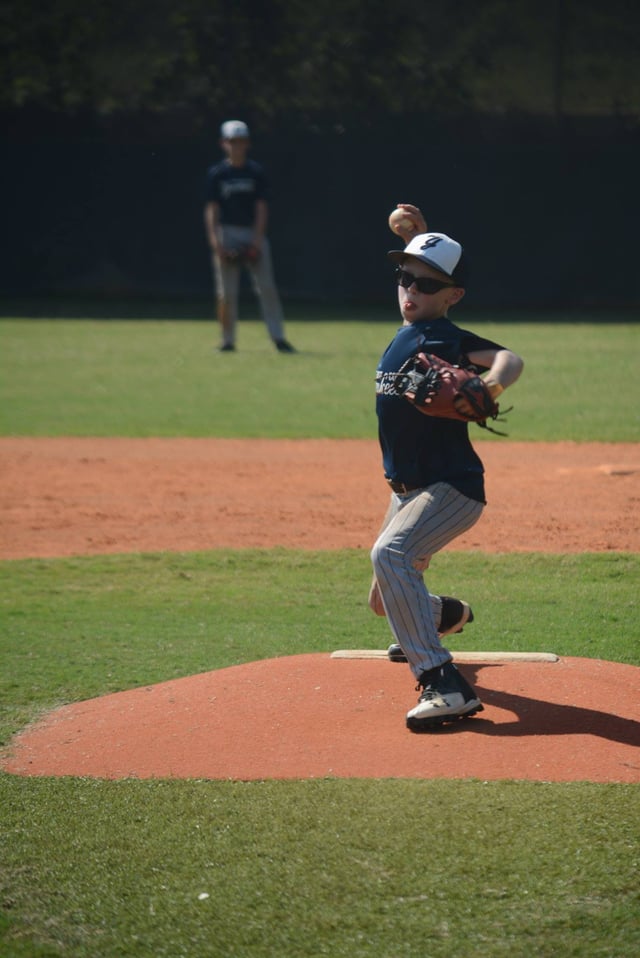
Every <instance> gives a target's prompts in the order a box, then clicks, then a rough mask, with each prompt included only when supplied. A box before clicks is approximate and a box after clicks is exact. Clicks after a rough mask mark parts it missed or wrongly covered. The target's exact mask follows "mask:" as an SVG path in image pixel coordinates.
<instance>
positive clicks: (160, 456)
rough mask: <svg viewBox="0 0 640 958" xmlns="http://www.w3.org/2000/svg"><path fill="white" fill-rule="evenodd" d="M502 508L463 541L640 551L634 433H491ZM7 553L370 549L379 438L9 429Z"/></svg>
mask: <svg viewBox="0 0 640 958" xmlns="http://www.w3.org/2000/svg"><path fill="white" fill-rule="evenodd" d="M476 447H477V449H478V451H479V453H480V455H481V457H482V459H483V461H484V463H485V466H486V470H487V499H488V502H489V506H488V508H487V509H486V510H485V514H484V516H483V518H482V519H481V521H480V522H479V523H478V524H477V525H476V526H475V527H474V528H473V529H472V530H471V531H470V532H469V533H467V534H466V535H464V536H462V537H461V538H460V539H458V540H456V542H455V544H454V546H453V548H455V549H480V550H482V551H485V552H512V551H516V552H536V551H539V552H582V551H585V550H586V551H603V550H617V551H633V552H636V551H639V550H640V521H639V518H638V517H639V516H640V507H639V504H640V448H639V447H638V446H637V445H636V444H634V443H622V444H607V443H589V444H583V443H581V444H576V443H570V442H560V443H534V444H528V443H518V442H508V443H507V442H504V443H503V442H499V441H496V442H491V441H484V442H477V443H476ZM0 462H1V463H2V468H1V470H0V558H4V559H19V558H26V557H29V556H51V557H56V556H67V555H96V554H104V553H118V552H139V551H153V550H168V551H190V550H198V549H220V548H223V549H227V548H250V547H251V548H253V547H258V548H259V547H265V548H268V547H270V546H273V545H281V546H287V547H291V548H297V549H342V548H355V549H368V548H370V546H371V544H372V542H373V539H374V538H375V534H376V531H377V529H378V528H379V525H380V522H381V519H382V516H383V514H384V511H385V508H386V503H387V500H388V489H387V486H386V484H385V482H384V479H383V478H382V472H381V465H380V455H379V451H378V447H377V443H376V442H372V441H367V440H362V441H358V440H341V441H336V442H334V441H330V440H302V441H294V440H285V441H278V440H269V439H259V440H236V439H22V438H21V439H0Z"/></svg>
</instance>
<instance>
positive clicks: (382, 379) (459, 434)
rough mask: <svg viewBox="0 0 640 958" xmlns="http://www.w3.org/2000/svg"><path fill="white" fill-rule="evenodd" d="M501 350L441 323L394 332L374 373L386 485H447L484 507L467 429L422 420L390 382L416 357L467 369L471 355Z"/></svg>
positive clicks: (429, 418)
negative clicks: (427, 355)
mask: <svg viewBox="0 0 640 958" xmlns="http://www.w3.org/2000/svg"><path fill="white" fill-rule="evenodd" d="M503 348H504V347H503V346H500V345H499V344H498V343H494V342H493V341H492V340H490V339H484V338H483V337H482V336H476V334H475V333H472V332H468V331H467V330H464V329H460V328H459V327H458V326H456V325H454V323H452V322H451V321H450V320H448V319H446V318H445V317H442V318H441V319H436V320H423V321H422V322H416V323H412V324H411V325H408V326H402V327H401V328H400V329H399V330H398V332H397V333H396V336H395V338H394V339H393V340H392V342H391V343H390V344H389V346H388V347H387V349H386V350H385V352H384V354H383V355H382V358H381V360H380V363H379V364H378V369H377V371H376V412H377V414H378V434H379V437H380V445H381V448H382V459H383V465H384V473H385V476H386V477H387V479H392V480H395V481H397V482H403V483H405V484H406V485H407V486H422V487H424V486H429V485H432V484H433V483H436V482H448V483H449V484H450V485H451V486H453V487H454V489H457V490H458V491H459V492H461V493H462V494H463V495H465V496H468V497H469V498H470V499H475V500H477V501H478V502H484V501H485V494H484V469H483V466H482V463H481V461H480V459H479V458H478V456H477V454H476V452H475V451H474V449H473V446H472V445H471V441H470V439H469V426H468V424H467V423H466V422H460V421H458V420H456V419H442V418H436V417H435V416H425V414H424V413H421V412H419V411H418V410H417V409H416V408H415V406H412V405H411V403H409V402H407V400H406V399H403V398H402V396H399V395H398V394H397V392H396V391H395V388H394V378H395V375H396V374H397V372H398V370H399V369H400V367H401V366H402V365H403V363H405V362H406V361H407V360H408V359H411V357H412V356H415V355H416V353H419V352H424V353H434V354H435V355H436V356H439V357H440V358H441V359H444V360H446V361H447V362H448V363H451V364H453V365H458V366H465V367H469V366H470V365H471V363H470V361H469V359H468V354H469V353H472V352H476V351H478V350H483V349H503ZM475 368H477V366H476V367H475ZM478 371H479V372H482V371H483V370H482V369H479V370H478Z"/></svg>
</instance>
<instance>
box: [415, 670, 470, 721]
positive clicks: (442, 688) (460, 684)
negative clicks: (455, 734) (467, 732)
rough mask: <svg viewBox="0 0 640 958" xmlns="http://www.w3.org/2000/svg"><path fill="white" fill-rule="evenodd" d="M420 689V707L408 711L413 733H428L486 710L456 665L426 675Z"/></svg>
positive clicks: (422, 677)
mask: <svg viewBox="0 0 640 958" xmlns="http://www.w3.org/2000/svg"><path fill="white" fill-rule="evenodd" d="M417 688H418V689H420V688H421V689H422V692H421V693H420V698H419V699H418V704H417V705H416V707H415V708H412V709H411V711H410V712H407V728H408V729H410V730H411V731H412V732H429V731H431V730H432V729H435V728H439V727H440V726H441V725H445V724H447V723H449V722H457V721H458V719H462V718H470V717H471V716H472V715H475V714H476V712H482V711H483V709H484V706H483V705H482V702H481V701H480V699H479V698H478V696H477V693H476V691H475V689H473V688H472V687H471V686H470V685H469V683H468V682H467V680H466V679H465V678H464V676H463V675H461V674H460V672H459V671H458V669H457V668H456V667H455V665H454V664H453V662H445V664H444V665H441V666H439V667H438V668H436V669H430V670H429V671H428V672H423V673H422V675H421V676H420V678H419V680H418V685H417Z"/></svg>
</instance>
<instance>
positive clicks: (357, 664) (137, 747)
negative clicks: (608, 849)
mask: <svg viewBox="0 0 640 958" xmlns="http://www.w3.org/2000/svg"><path fill="white" fill-rule="evenodd" d="M460 670H461V671H462V672H463V673H464V674H465V676H466V677H467V679H468V680H469V681H471V682H473V683H474V684H475V685H476V687H477V689H478V692H479V694H480V697H481V699H482V701H483V703H484V707H485V708H484V711H483V712H482V713H479V714H478V715H477V716H475V717H473V718H470V719H466V720H461V721H459V722H457V723H455V724H453V725H449V726H445V727H444V728H442V729H440V730H439V731H435V732H429V733H425V734H420V735H415V734H412V733H411V732H409V731H407V730H406V728H405V722H404V718H405V713H406V712H407V711H408V709H410V708H412V706H413V705H414V704H415V702H416V701H417V693H416V692H415V691H414V686H415V681H414V680H413V677H412V676H411V673H410V672H409V670H408V668H407V666H406V665H398V664H392V663H390V662H388V661H386V660H384V659H356V660H353V659H341V658H332V657H331V656H330V655H328V654H312V655H296V656H288V657H283V658H278V659H269V660H265V661H260V662H251V663H249V664H246V665H239V666H233V667H231V668H226V669H220V670H218V671H215V672H206V673H204V674H202V675H196V676H191V677H189V678H184V679H177V680H173V681H170V682H163V683H161V684H159V685H153V686H150V687H145V688H138V689H133V690H131V691H127V692H118V693H116V694H114V695H107V696H104V697H102V698H98V699H92V700H90V701H86V702H79V703H76V704H74V705H68V706H65V707H63V708H60V709H58V710H56V711H55V712H52V713H51V714H50V715H49V716H47V718H46V719H45V720H44V721H43V722H42V723H40V724H39V725H37V726H34V727H32V728H30V729H28V730H26V731H25V732H23V733H22V734H21V735H19V736H18V737H17V738H16V739H15V740H14V742H13V744H12V747H11V749H10V750H8V753H7V755H6V756H5V759H4V761H3V763H2V765H3V768H4V769H5V770H6V771H9V772H13V773H16V774H20V775H76V776H92V777H97V778H127V777H132V778H155V777H158V778H204V779H243V780H251V779H268V778H278V779H288V778H321V777H325V776H329V777H338V778H371V777H373V778H479V779H498V778H500V779H503V778H506V779H534V780H547V781H570V780H576V779H580V780H590V781H594V782H640V749H639V746H640V668H637V667H634V666H630V665H620V664H616V663H611V662H603V661H600V660H594V659H578V658H566V659H561V660H559V661H558V662H556V663H550V662H522V661H516V662H505V663H496V662H492V663H475V664H472V665H469V664H463V665H460Z"/></svg>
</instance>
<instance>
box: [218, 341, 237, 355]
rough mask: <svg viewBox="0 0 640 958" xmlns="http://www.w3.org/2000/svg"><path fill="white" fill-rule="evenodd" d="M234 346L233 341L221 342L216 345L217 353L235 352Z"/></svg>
mask: <svg viewBox="0 0 640 958" xmlns="http://www.w3.org/2000/svg"><path fill="white" fill-rule="evenodd" d="M235 351H236V347H235V345H234V344H233V343H223V344H222V346H218V352H219V353H235Z"/></svg>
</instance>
